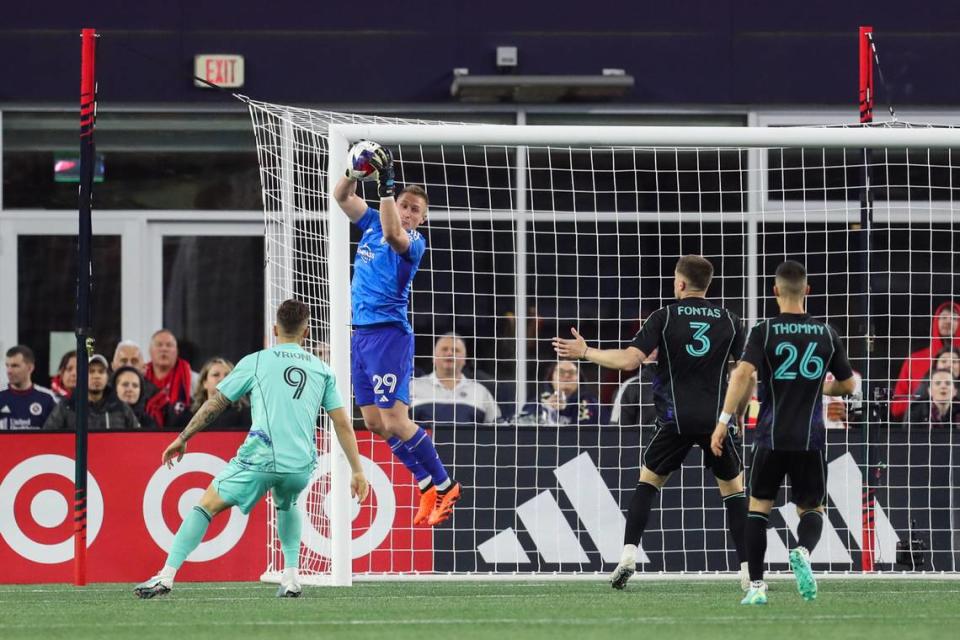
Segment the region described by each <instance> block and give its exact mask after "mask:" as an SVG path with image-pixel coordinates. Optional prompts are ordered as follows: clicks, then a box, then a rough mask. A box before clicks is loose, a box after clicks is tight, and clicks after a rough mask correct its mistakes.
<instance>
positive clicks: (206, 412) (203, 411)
mask: <svg viewBox="0 0 960 640" xmlns="http://www.w3.org/2000/svg"><path fill="white" fill-rule="evenodd" d="M229 406H230V401H229V400H228V399H227V397H226V396H224V395H223V394H222V393H220V392H219V391H214V392H213V395H212V396H210V398H208V399H207V401H206V402H204V403H203V405H202V406H201V407H200V409H199V410H198V411H197V413H196V414H194V416H193V417H192V418H190V424H188V425H187V428H186V429H184V430H183V431H181V432H180V435H178V436H177V437H178V438H181V439H182V440H183V441H184V442H186V441H187V440H189V439H190V438H192V437H193V435H194V434H195V433H197V432H198V431H203V430H204V429H206V428H207V427H209V426H210V425H211V424H213V421H214V420H216V419H217V418H218V417H219V416H220V414H221V413H223V412H224V411H225V410H226V408H227V407H229Z"/></svg>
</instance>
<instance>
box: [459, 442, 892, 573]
mask: <svg viewBox="0 0 960 640" xmlns="http://www.w3.org/2000/svg"><path fill="white" fill-rule="evenodd" d="M827 466H828V467H829V473H828V476H827V494H828V495H829V497H830V500H831V502H832V504H831V505H830V507H828V510H827V512H828V514H830V515H832V516H834V517H836V516H839V517H840V518H841V519H842V520H843V523H844V526H845V527H846V530H847V532H849V539H850V540H851V546H855V547H856V549H853V548H848V546H847V544H845V543H844V542H843V540H842V539H841V537H840V535H839V534H838V532H837V530H836V529H835V528H834V526H833V525H832V524H831V522H830V518H829V517H827V518H824V521H823V534H822V535H821V538H820V543H819V544H818V545H817V547H816V548H815V549H814V551H813V554H812V555H811V557H810V560H811V562H813V563H814V564H817V563H831V564H834V565H853V564H854V560H853V557H852V555H851V551H857V550H859V548H860V545H861V544H862V542H863V507H862V494H863V473H862V471H861V470H860V467H859V466H857V463H856V461H855V460H854V459H853V456H851V455H850V454H849V453H845V454H843V455H842V456H840V457H839V458H837V459H836V460H834V461H832V462H830V463H829V464H828V465H827ZM553 474H554V476H556V478H557V481H558V483H559V484H560V488H561V489H562V490H563V492H564V494H565V495H566V497H567V499H569V500H570V503H571V504H572V505H573V507H574V509H575V510H576V514H577V517H578V518H579V520H580V522H582V523H583V525H584V527H585V528H586V530H587V533H588V534H589V535H590V537H591V539H592V540H593V542H594V544H595V545H596V547H597V550H598V551H599V552H600V556H601V557H602V559H603V561H604V562H608V563H616V562H618V561H619V560H620V551H621V549H622V542H623V530H624V527H625V526H626V518H625V517H624V515H623V512H622V511H621V510H620V506H619V505H618V504H617V503H616V500H614V498H613V494H612V493H611V492H610V490H609V488H608V487H607V485H606V484H605V483H604V481H603V478H602V476H601V475H600V471H599V470H598V469H597V467H596V465H595V464H594V463H593V460H592V459H591V458H590V455H589V454H587V453H582V454H580V455H579V456H577V457H576V458H574V459H573V460H571V461H569V462H567V463H565V464H563V465H561V466H560V467H558V468H557V469H555V470H554V471H553ZM694 508H696V507H694ZM775 512H776V513H779V514H780V515H781V517H782V518H783V520H784V522H785V523H786V525H787V528H788V529H789V530H790V533H791V534H792V535H793V537H794V538H796V535H797V525H798V524H799V517H798V516H797V510H796V505H795V504H793V503H792V502H788V503H787V504H785V505H783V506H782V507H780V508H778V509H776V510H775ZM873 516H874V537H875V541H876V542H875V545H874V550H875V551H874V553H875V561H876V562H879V563H892V562H894V561H895V559H896V553H897V542H898V541H899V539H900V538H899V536H898V535H897V532H896V531H895V530H894V528H893V525H891V524H890V520H889V518H888V517H887V515H886V513H885V512H884V510H883V508H882V507H881V505H880V504H879V503H875V505H874V508H873ZM517 518H518V519H519V521H520V522H521V523H522V524H523V528H524V530H525V531H526V532H527V533H528V534H529V536H530V538H531V539H532V540H533V543H534V545H535V546H536V550H535V552H536V553H539V554H540V556H541V557H542V558H543V561H544V562H547V563H556V564H561V563H584V564H585V563H587V562H589V558H588V556H587V553H586V552H585V551H584V549H583V547H582V546H581V545H580V542H579V541H578V539H577V535H576V533H575V532H574V531H573V529H572V528H571V526H570V524H569V523H568V522H567V518H566V516H564V514H563V511H562V510H561V509H560V505H558V504H557V501H556V499H555V498H554V496H553V494H552V493H551V492H550V491H541V492H540V493H539V494H537V495H536V496H535V497H533V498H531V499H530V500H527V501H526V502H524V503H523V504H521V505H519V506H518V507H517ZM477 551H478V552H479V554H480V556H481V557H482V558H483V561H484V562H486V563H488V564H501V563H502V564H514V565H516V564H532V563H533V560H532V559H531V557H530V555H528V553H527V550H526V549H524V548H523V545H522V544H521V542H520V539H519V538H518V537H517V533H516V531H514V530H513V528H511V527H508V528H506V529H504V530H503V531H500V532H499V533H497V534H496V535H494V536H493V537H492V538H489V539H488V540H486V541H484V542H482V543H480V544H479V545H477ZM638 551H639V553H638V554H637V563H638V564H641V563H648V562H650V558H649V556H647V554H646V553H645V552H644V551H643V549H638ZM788 556H789V551H788V550H787V545H786V543H785V542H784V540H783V538H782V537H781V534H780V531H779V530H778V529H777V528H775V527H773V528H769V529H767V556H766V561H767V562H768V563H770V564H787V562H788Z"/></svg>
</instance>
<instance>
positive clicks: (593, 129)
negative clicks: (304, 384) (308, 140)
mask: <svg viewBox="0 0 960 640" xmlns="http://www.w3.org/2000/svg"><path fill="white" fill-rule="evenodd" d="M329 135H330V137H331V138H336V137H343V138H344V139H346V140H347V141H349V142H355V141H357V140H363V139H371V140H376V141H378V142H380V143H381V144H421V145H424V144H464V145H507V146H518V145H520V146H524V145H527V146H547V145H558V144H559V145H571V146H576V145H583V146H613V147H616V146H630V147H636V146H641V147H643V146H650V147H655V146H668V147H671V148H676V147H730V148H742V147H751V148H763V147H795V148H817V149H835V148H843V147H852V148H870V149H881V148H897V147H911V148H917V147H921V148H928V149H943V148H951V147H960V129H948V128H939V127H922V128H917V127H915V126H914V127H903V126H896V127H894V126H887V127H648V126H639V127H625V126H609V127H605V126H560V125H520V126H518V125H502V124H480V125H476V124H464V125H445V126H442V127H439V126H435V125H416V124H399V125H384V124H331V125H330V131H329Z"/></svg>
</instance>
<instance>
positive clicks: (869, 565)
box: [859, 27, 876, 572]
mask: <svg viewBox="0 0 960 640" xmlns="http://www.w3.org/2000/svg"><path fill="white" fill-rule="evenodd" d="M859 98H860V124H870V123H871V122H873V104H874V100H875V94H874V89H873V27H860V96H859ZM863 161H864V162H863V165H864V170H863V178H864V188H863V199H862V200H861V206H860V218H861V220H860V231H859V234H860V237H861V238H862V245H861V247H860V249H861V251H860V253H861V256H862V260H863V264H862V268H861V272H862V273H863V274H864V275H863V277H864V278H866V291H865V293H866V295H865V296H864V297H863V298H862V300H864V302H865V304H866V305H867V308H866V309H865V310H864V314H863V316H864V320H865V322H866V327H865V333H864V335H865V336H866V340H865V343H866V344H865V350H864V363H865V366H866V369H865V371H864V376H863V384H864V385H865V387H864V392H863V395H864V401H865V402H869V401H870V398H869V384H870V335H871V334H872V331H871V328H870V308H869V305H870V269H869V264H870V262H869V260H870V255H869V252H870V245H869V243H870V236H869V234H870V223H871V218H872V215H871V214H872V212H871V209H872V208H873V202H872V199H871V194H870V169H869V166H870V152H869V151H868V150H867V149H864V150H863ZM865 409H866V410H865V411H864V415H865V416H866V419H867V420H868V421H869V419H870V418H869V415H870V414H869V408H867V407H865ZM867 427H868V430H867V433H868V434H869V422H868V424H867ZM865 476H866V482H865V483H864V488H863V504H862V511H863V539H862V540H861V541H860V549H861V558H860V565H861V568H862V570H863V571H864V572H872V571H873V562H874V558H875V551H874V550H875V548H876V545H875V540H876V538H875V533H874V522H873V516H874V509H873V507H874V500H875V496H874V489H873V487H872V486H871V479H872V477H873V473H872V469H871V468H870V460H869V458H868V460H867V468H866V474H865Z"/></svg>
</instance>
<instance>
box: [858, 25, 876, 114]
mask: <svg viewBox="0 0 960 640" xmlns="http://www.w3.org/2000/svg"><path fill="white" fill-rule="evenodd" d="M872 37H873V27H860V123H861V124H867V123H870V122H873V102H874V93H873V54H872V53H871V51H870V49H871V42H870V41H871V38H872Z"/></svg>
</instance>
